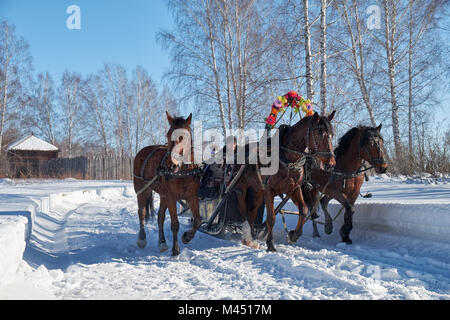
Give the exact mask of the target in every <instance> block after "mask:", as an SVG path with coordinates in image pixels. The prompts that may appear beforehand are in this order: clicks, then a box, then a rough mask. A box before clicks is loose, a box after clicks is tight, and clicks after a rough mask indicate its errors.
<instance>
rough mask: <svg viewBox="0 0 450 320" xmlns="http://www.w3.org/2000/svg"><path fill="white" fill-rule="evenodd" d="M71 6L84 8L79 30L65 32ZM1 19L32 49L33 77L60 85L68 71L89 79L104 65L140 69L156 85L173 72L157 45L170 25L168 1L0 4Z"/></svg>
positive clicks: (23, 0)
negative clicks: (167, 72)
mask: <svg viewBox="0 0 450 320" xmlns="http://www.w3.org/2000/svg"><path fill="white" fill-rule="evenodd" d="M70 5H77V6H78V7H80V11H81V30H69V29H68V28H67V27H66V20H67V19H68V18H69V16H70V14H68V13H66V9H67V7H69V6H70ZM0 18H6V19H7V20H8V21H9V22H11V23H13V24H14V25H15V26H16V31H17V32H16V33H17V35H19V36H22V37H24V39H25V40H26V41H27V42H28V43H29V44H30V53H31V55H32V56H33V65H34V69H35V73H38V72H44V71H47V70H48V71H49V72H50V73H51V74H52V76H53V78H54V80H55V82H56V83H58V82H59V80H60V78H61V75H62V73H63V71H64V70H66V69H67V70H69V71H77V72H80V73H81V74H83V75H85V74H87V73H91V72H95V71H97V70H99V69H101V68H102V66H103V64H104V63H105V62H111V63H118V64H121V65H123V66H124V67H125V68H126V69H127V70H128V72H131V71H132V70H133V69H134V67H136V66H137V65H142V66H143V67H144V68H146V69H147V70H148V72H149V73H150V74H151V75H152V78H153V79H154V80H156V81H158V82H159V81H160V80H161V76H162V74H163V73H164V71H165V70H166V69H167V68H168V67H169V57H168V54H167V53H166V52H164V51H163V50H162V48H161V46H160V45H159V44H158V43H157V42H156V33H157V32H158V31H159V30H160V29H164V28H170V26H171V24H172V18H171V16H170V14H169V12H168V9H167V6H166V3H165V1H164V0H129V1H115V0H109V1H108V0H68V1H67V0H39V1H36V0H0Z"/></svg>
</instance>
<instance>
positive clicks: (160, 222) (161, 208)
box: [158, 198, 169, 252]
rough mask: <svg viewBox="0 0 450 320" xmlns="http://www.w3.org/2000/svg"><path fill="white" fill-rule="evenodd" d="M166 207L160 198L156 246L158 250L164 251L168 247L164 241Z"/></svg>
mask: <svg viewBox="0 0 450 320" xmlns="http://www.w3.org/2000/svg"><path fill="white" fill-rule="evenodd" d="M166 209H167V205H166V204H165V202H164V201H163V199H162V198H161V201H160V203H159V210H158V230H159V239H158V248H159V251H160V252H164V251H166V250H167V249H169V247H168V246H167V243H166V238H165V236H164V220H165V219H166Z"/></svg>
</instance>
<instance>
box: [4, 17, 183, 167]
mask: <svg viewBox="0 0 450 320" xmlns="http://www.w3.org/2000/svg"><path fill="white" fill-rule="evenodd" d="M0 28H1V29H0V99H1V100H0V150H1V151H0V155H1V156H2V159H3V160H4V159H5V158H4V153H5V149H6V148H7V147H8V145H9V144H10V143H11V142H13V141H15V140H17V139H19V138H21V137H23V136H25V135H28V134H31V133H34V134H35V135H37V136H39V137H41V138H43V139H45V140H47V141H49V142H50V143H52V144H54V145H56V146H58V147H59V148H60V150H61V156H62V157H67V158H72V157H77V156H82V155H96V156H118V157H123V156H134V155H135V154H136V152H137V151H139V150H140V149H141V148H142V147H144V146H146V145H150V144H159V143H165V140H166V138H165V133H166V132H167V128H166V126H167V124H166V122H165V121H161V114H163V112H164V110H168V111H170V112H171V113H178V112H179V110H177V101H176V100H175V98H174V96H173V94H172V92H171V91H170V89H169V88H168V87H167V86H164V87H162V88H161V87H159V85H158V84H157V83H156V82H155V81H154V80H153V79H152V77H151V76H150V74H149V72H148V71H147V70H145V69H144V68H143V67H142V66H137V67H136V68H135V69H134V70H132V71H131V72H130V73H129V72H127V70H126V69H125V68H124V67H123V66H121V65H118V64H111V63H105V64H104V66H103V67H102V68H101V69H100V70H98V72H96V73H93V74H86V75H82V74H80V73H78V72H73V71H65V72H64V73H63V74H62V77H61V79H57V80H55V79H53V77H52V75H51V74H50V73H49V72H43V73H38V74H37V75H33V66H32V62H31V61H32V57H31V54H30V52H29V48H28V44H27V42H26V41H25V40H24V39H23V38H22V37H20V36H19V35H17V33H16V31H15V27H14V25H12V24H11V23H9V22H7V21H1V24H0Z"/></svg>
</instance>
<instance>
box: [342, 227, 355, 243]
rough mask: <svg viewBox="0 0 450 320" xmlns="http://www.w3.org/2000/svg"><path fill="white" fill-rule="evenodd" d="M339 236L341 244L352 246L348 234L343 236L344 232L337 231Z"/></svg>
mask: <svg viewBox="0 0 450 320" xmlns="http://www.w3.org/2000/svg"><path fill="white" fill-rule="evenodd" d="M339 234H340V235H341V238H342V242H345V243H346V244H352V243H353V241H352V239H350V237H349V236H348V234H344V232H342V230H340V231H339Z"/></svg>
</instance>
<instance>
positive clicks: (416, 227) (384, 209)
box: [354, 202, 450, 242]
mask: <svg viewBox="0 0 450 320" xmlns="http://www.w3.org/2000/svg"><path fill="white" fill-rule="evenodd" d="M355 210H356V213H355V216H354V222H355V227H360V228H371V229H374V228H375V229H383V230H386V231H387V232H391V231H394V232H398V233H402V234H407V235H410V236H412V237H418V238H427V239H432V240H440V241H446V242H450V206H449V205H448V204H403V203H387V204H383V203H370V202H369V203H358V204H357V205H356V208H355Z"/></svg>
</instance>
